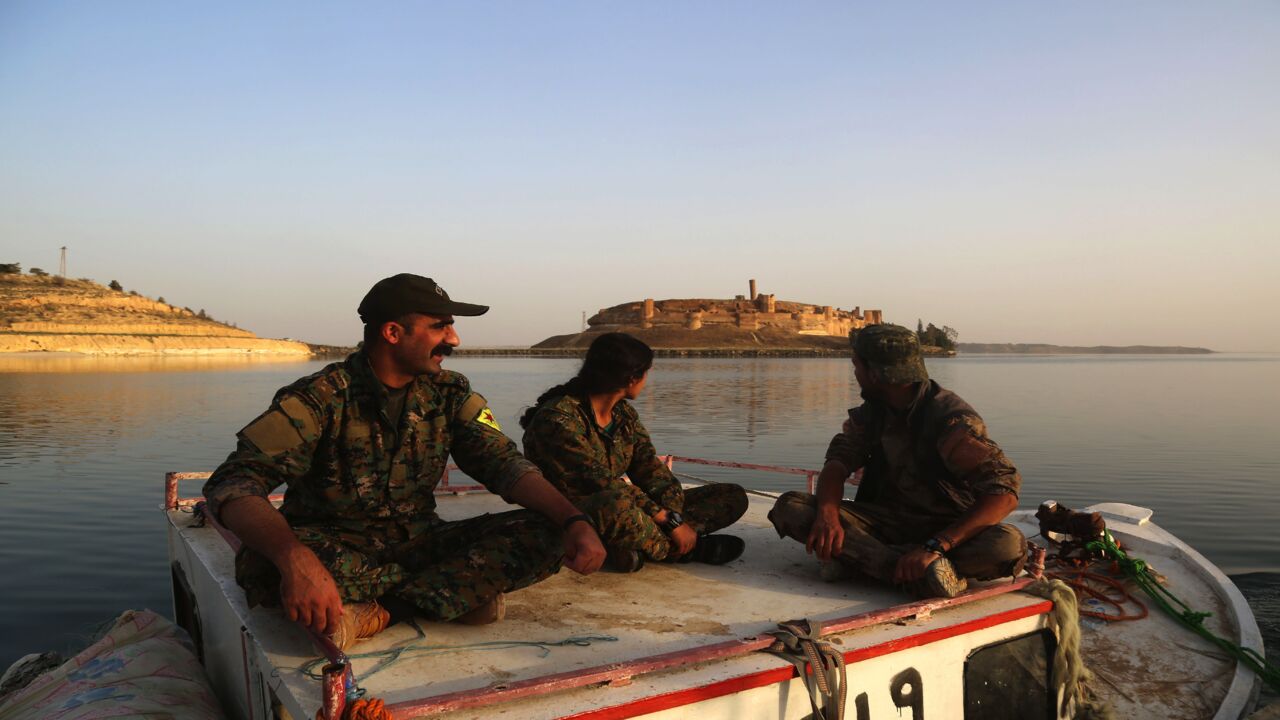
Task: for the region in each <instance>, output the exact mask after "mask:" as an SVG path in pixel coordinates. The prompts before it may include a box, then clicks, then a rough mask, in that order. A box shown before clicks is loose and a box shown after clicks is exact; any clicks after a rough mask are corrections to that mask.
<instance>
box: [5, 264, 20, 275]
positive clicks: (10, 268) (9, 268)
mask: <svg viewBox="0 0 1280 720" xmlns="http://www.w3.org/2000/svg"><path fill="white" fill-rule="evenodd" d="M21 272H22V266H21V265H19V264H18V263H0V275H18V274H20V273H21Z"/></svg>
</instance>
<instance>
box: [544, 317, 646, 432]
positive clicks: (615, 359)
mask: <svg viewBox="0 0 1280 720" xmlns="http://www.w3.org/2000/svg"><path fill="white" fill-rule="evenodd" d="M651 367H653V348H651V347H649V346H648V345H646V344H644V342H643V341H641V340H638V339H636V338H634V337H632V336H630V335H628V334H626V333H620V332H611V333H605V334H603V335H601V336H600V337H598V338H596V339H595V340H592V341H591V347H589V348H587V356H586V358H584V359H583V360H582V368H581V369H580V370H578V374H577V375H575V376H573V378H572V379H571V380H569V382H567V383H563V384H561V385H556V386H555V387H553V388H551V389H549V390H547V391H546V392H544V393H542V394H541V395H539V396H538V399H537V400H536V401H535V402H534V403H533V407H531V408H529V409H528V410H526V411H525V413H524V415H523V416H521V417H520V427H523V428H527V427H529V423H530V422H531V421H532V420H533V415H534V413H536V412H537V411H538V407H539V406H540V405H542V404H543V403H544V402H546V401H548V400H551V399H553V398H558V397H561V396H564V395H576V396H578V397H586V396H588V395H596V394H599V393H607V392H613V391H615V390H621V389H622V388H624V387H626V386H627V385H630V384H631V382H632V381H633V380H638V379H640V378H642V377H644V374H645V373H647V372H649V368H651Z"/></svg>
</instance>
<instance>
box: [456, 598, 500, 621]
mask: <svg viewBox="0 0 1280 720" xmlns="http://www.w3.org/2000/svg"><path fill="white" fill-rule="evenodd" d="M506 616H507V596H506V595H504V594H503V593H498V594H497V595H496V596H495V597H494V598H493V599H492V600H490V601H489V602H487V603H485V604H483V605H481V606H480V607H477V608H472V609H470V610H468V611H467V612H465V613H463V614H461V615H459V616H458V617H456V618H454V619H453V622H456V623H462V624H463V625H488V624H489V623H496V622H498V621H499V620H501V619H502V618H504V617H506Z"/></svg>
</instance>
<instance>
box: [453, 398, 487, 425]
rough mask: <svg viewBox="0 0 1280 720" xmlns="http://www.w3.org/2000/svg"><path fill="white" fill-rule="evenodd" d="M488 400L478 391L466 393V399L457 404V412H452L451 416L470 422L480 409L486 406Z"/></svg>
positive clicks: (460, 420) (459, 420)
mask: <svg viewBox="0 0 1280 720" xmlns="http://www.w3.org/2000/svg"><path fill="white" fill-rule="evenodd" d="M488 405H489V401H487V400H485V399H484V396H483V395H481V394H480V393H471V394H470V395H467V399H466V400H463V401H462V404H461V405H459V406H458V412H456V413H454V416H453V418H454V419H455V420H457V421H458V422H471V421H472V420H475V419H476V416H477V415H479V414H480V411H481V410H484V409H485V408H486V407H488Z"/></svg>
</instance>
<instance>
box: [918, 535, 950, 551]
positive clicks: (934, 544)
mask: <svg viewBox="0 0 1280 720" xmlns="http://www.w3.org/2000/svg"><path fill="white" fill-rule="evenodd" d="M922 547H923V548H924V549H925V550H928V551H929V552H931V553H937V554H939V555H946V554H947V551H946V550H943V549H942V541H941V540H939V539H938V538H936V537H931V538H929V539H928V540H925V541H924V544H923V545H922Z"/></svg>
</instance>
